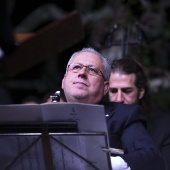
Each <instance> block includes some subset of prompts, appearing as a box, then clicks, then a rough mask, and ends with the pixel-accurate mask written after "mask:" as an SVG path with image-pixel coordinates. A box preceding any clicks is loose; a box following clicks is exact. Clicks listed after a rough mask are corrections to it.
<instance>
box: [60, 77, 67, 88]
mask: <svg viewBox="0 0 170 170" xmlns="http://www.w3.org/2000/svg"><path fill="white" fill-rule="evenodd" d="M65 77H66V74H64V77H63V80H62V86H61V87H62V89H63V87H64V81H65Z"/></svg>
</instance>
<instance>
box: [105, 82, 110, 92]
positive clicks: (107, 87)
mask: <svg viewBox="0 0 170 170" xmlns="http://www.w3.org/2000/svg"><path fill="white" fill-rule="evenodd" d="M108 90H109V81H105V82H104V95H105V94H106V93H107V92H108Z"/></svg>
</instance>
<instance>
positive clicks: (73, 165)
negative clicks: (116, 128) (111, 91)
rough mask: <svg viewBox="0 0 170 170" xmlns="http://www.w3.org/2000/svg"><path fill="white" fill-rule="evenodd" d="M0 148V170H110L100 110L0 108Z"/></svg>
mask: <svg viewBox="0 0 170 170" xmlns="http://www.w3.org/2000/svg"><path fill="white" fill-rule="evenodd" d="M0 146H1V148H2V149H1V150H0V157H1V159H0V169H5V170H8V169H9V170H16V169H17V170H32V169H33V170H35V169H41V170H58V169H59V170H103V169H105V170H110V169H111V163H110V155H109V153H107V152H104V151H103V150H102V149H103V148H109V145H108V137H107V126H106V121H105V114H104V107H103V106H100V105H88V104H80V103H50V104H49V103H48V104H40V105H39V104H33V105H28V104H27V105H24V104H22V105H1V106H0Z"/></svg>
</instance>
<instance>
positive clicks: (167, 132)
mask: <svg viewBox="0 0 170 170" xmlns="http://www.w3.org/2000/svg"><path fill="white" fill-rule="evenodd" d="M169 124H170V114H169V113H165V112H164V111H163V110H161V109H159V108H155V107H154V108H153V107H152V109H151V113H150V114H149V118H148V131H149V133H150V135H151V136H152V138H153V139H154V141H155V143H156V145H157V146H158V148H159V150H160V151H161V154H162V156H163V157H164V159H165V161H166V164H167V170H170V125H169Z"/></svg>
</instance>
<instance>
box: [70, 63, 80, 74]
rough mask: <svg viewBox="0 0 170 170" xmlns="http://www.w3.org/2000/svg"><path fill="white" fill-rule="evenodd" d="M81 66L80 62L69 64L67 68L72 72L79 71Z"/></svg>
mask: <svg viewBox="0 0 170 170" xmlns="http://www.w3.org/2000/svg"><path fill="white" fill-rule="evenodd" d="M82 68H83V66H82V65H81V64H70V65H69V69H70V70H72V71H73V72H74V73H77V72H79V71H80V70H81V69H82Z"/></svg>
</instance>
